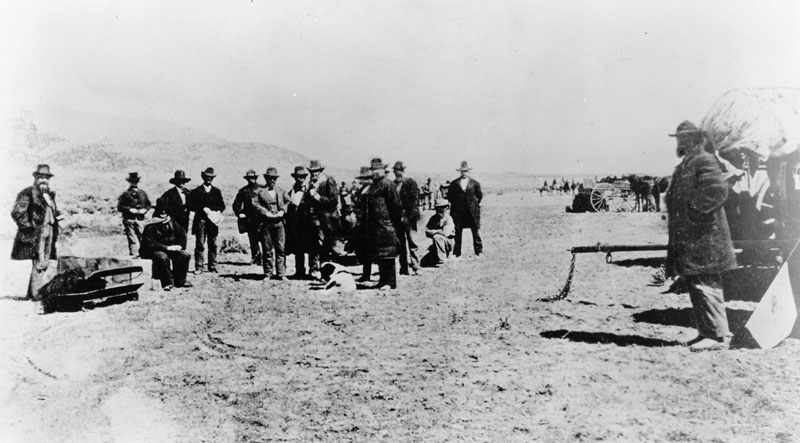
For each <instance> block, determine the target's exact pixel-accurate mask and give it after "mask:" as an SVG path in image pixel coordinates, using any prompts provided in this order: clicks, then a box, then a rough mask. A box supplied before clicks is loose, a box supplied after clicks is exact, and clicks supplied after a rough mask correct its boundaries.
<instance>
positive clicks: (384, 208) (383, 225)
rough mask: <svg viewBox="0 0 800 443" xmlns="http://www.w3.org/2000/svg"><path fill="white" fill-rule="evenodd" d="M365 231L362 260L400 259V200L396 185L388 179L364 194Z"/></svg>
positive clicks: (362, 198) (360, 203)
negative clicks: (398, 237)
mask: <svg viewBox="0 0 800 443" xmlns="http://www.w3.org/2000/svg"><path fill="white" fill-rule="evenodd" d="M359 205H360V206H361V211H360V212H361V215H362V217H361V221H360V223H361V229H362V233H363V234H364V238H363V249H362V254H361V255H362V256H363V257H364V259H365V260H368V261H375V260H378V259H386V258H394V257H396V256H397V251H398V247H397V231H396V230H395V226H396V225H398V224H399V223H400V216H401V209H400V199H399V198H398V196H397V190H396V188H395V185H394V183H393V182H391V181H390V180H389V179H388V178H383V179H382V180H380V181H377V182H373V183H372V184H371V185H370V187H369V190H368V191H367V192H366V193H364V194H361V198H360V199H359Z"/></svg>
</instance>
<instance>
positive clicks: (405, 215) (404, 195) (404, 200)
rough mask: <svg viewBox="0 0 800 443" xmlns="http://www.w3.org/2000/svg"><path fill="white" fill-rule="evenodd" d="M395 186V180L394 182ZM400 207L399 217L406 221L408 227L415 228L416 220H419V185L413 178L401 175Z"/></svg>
mask: <svg viewBox="0 0 800 443" xmlns="http://www.w3.org/2000/svg"><path fill="white" fill-rule="evenodd" d="M394 185H395V187H397V180H395V182H394ZM398 196H399V198H400V207H401V208H402V212H401V217H402V219H403V221H404V222H407V224H408V226H407V227H408V228H409V229H411V230H414V231H416V230H417V222H418V221H419V206H417V203H418V202H419V186H417V182H415V181H414V179H413V178H410V177H403V179H402V184H401V185H400V192H399V195H398Z"/></svg>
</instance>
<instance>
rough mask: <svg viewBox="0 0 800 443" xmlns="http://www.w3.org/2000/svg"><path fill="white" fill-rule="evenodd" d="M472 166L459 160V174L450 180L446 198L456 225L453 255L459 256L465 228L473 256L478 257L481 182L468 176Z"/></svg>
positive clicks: (481, 248)
mask: <svg viewBox="0 0 800 443" xmlns="http://www.w3.org/2000/svg"><path fill="white" fill-rule="evenodd" d="M471 169H472V168H470V167H469V165H467V162H466V161H462V162H461V167H460V168H458V169H456V171H459V172H460V173H461V176H460V177H459V178H457V179H455V180H453V181H451V182H450V186H449V187H448V189H447V200H448V201H449V202H450V208H451V209H450V215H451V216H452V217H453V222H454V223H455V225H456V244H455V246H454V247H453V255H454V256H455V257H456V258H459V257H461V238H462V237H461V236H462V233H463V230H464V229H465V228H469V229H470V230H471V231H472V245H473V247H474V249H475V256H476V257H480V256H481V254H482V253H483V242H482V241H481V234H480V228H481V200H483V192H481V184H480V183H478V181H477V180H473V179H472V178H470V176H469V171H470V170H471Z"/></svg>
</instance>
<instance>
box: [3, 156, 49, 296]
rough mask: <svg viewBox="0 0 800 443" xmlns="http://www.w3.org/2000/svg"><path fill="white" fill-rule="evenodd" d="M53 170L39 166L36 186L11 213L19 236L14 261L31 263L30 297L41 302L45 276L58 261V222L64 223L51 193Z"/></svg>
mask: <svg viewBox="0 0 800 443" xmlns="http://www.w3.org/2000/svg"><path fill="white" fill-rule="evenodd" d="M51 177H53V174H51V173H50V166H48V165H44V164H42V165H39V166H38V167H37V168H36V170H35V171H34V172H33V186H29V187H27V188H25V189H23V190H22V191H20V193H19V194H17V199H16V201H15V203H14V209H12V210H11V218H13V219H14V222H15V223H16V224H17V235H16V237H15V238H14V246H13V248H12V250H11V259H12V260H31V261H32V262H33V263H32V267H31V277H30V281H29V283H28V293H27V297H28V298H32V299H34V300H40V299H41V295H40V294H39V290H40V289H42V286H44V285H45V284H46V283H47V282H46V281H45V275H46V273H47V270H48V268H49V267H50V264H51V260H55V259H56V257H57V256H56V240H57V239H58V222H59V221H60V220H61V219H62V217H61V214H60V213H59V212H58V207H57V206H56V193H55V192H54V191H52V190H51V189H50V178H51Z"/></svg>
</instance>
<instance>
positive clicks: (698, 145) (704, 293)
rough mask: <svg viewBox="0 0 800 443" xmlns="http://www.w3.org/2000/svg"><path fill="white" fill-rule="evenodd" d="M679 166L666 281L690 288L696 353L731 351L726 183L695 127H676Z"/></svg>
mask: <svg viewBox="0 0 800 443" xmlns="http://www.w3.org/2000/svg"><path fill="white" fill-rule="evenodd" d="M670 136H672V137H676V138H677V155H678V156H679V157H683V160H682V161H681V162H680V164H678V166H676V167H675V171H674V172H673V174H672V180H671V181H670V185H669V189H668V190H667V195H666V204H667V211H668V214H669V222H668V229H669V243H668V248H667V268H666V273H667V276H668V277H672V276H676V275H679V276H682V277H683V278H684V279H685V280H686V283H687V285H688V287H689V296H690V297H691V301H692V308H693V309H692V312H693V314H694V321H695V326H696V328H697V332H698V336H697V338H695V339H693V340H691V341H689V343H688V344H689V345H690V348H691V349H692V350H698V351H699V350H712V349H722V348H725V347H727V345H728V342H729V340H730V337H731V333H730V331H729V329H728V318H727V315H726V312H725V298H724V296H723V292H722V273H723V272H725V271H727V270H730V269H733V268H735V267H736V255H735V254H734V251H733V243H732V242H731V235H730V230H729V228H728V222H727V219H726V218H725V209H724V208H723V205H724V204H725V200H726V199H727V196H728V184H727V183H726V182H725V180H724V179H723V176H722V169H721V167H720V164H719V161H718V160H717V158H716V157H715V156H714V154H712V153H710V152H706V150H705V149H704V147H705V145H706V139H705V136H704V134H703V133H702V131H701V130H699V129H698V128H697V127H696V126H695V125H694V124H692V123H691V122H688V121H684V122H683V123H681V124H680V125H679V126H678V130H677V131H676V133H675V134H670Z"/></svg>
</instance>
